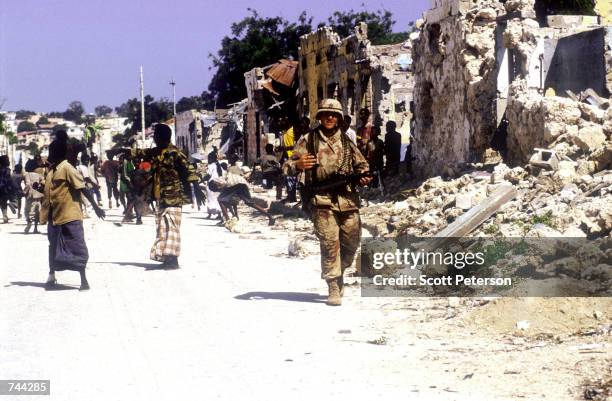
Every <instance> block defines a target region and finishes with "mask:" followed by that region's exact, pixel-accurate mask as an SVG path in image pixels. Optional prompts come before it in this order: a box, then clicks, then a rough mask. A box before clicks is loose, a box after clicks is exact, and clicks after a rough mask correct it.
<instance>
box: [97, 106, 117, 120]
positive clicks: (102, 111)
mask: <svg viewBox="0 0 612 401" xmlns="http://www.w3.org/2000/svg"><path fill="white" fill-rule="evenodd" d="M94 111H95V113H96V116H98V117H104V116H106V115H108V114H110V113H112V112H113V109H112V108H110V107H108V106H105V105H100V106H96V108H95V109H94Z"/></svg>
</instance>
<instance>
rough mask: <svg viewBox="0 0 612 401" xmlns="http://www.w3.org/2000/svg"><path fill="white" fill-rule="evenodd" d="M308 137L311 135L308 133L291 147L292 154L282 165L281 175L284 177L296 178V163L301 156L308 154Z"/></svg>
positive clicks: (297, 172)
mask: <svg viewBox="0 0 612 401" xmlns="http://www.w3.org/2000/svg"><path fill="white" fill-rule="evenodd" d="M308 135H311V134H310V133H309V134H306V135H304V136H303V137H301V138H300V139H299V140H298V141H297V143H296V144H295V146H294V147H293V154H292V155H291V158H290V159H289V160H287V161H286V162H285V164H283V173H284V174H285V175H290V176H296V175H298V174H299V173H300V172H299V171H298V169H297V165H296V162H297V160H298V159H299V158H300V157H302V155H305V154H307V153H308V149H307V143H308V142H307V138H308Z"/></svg>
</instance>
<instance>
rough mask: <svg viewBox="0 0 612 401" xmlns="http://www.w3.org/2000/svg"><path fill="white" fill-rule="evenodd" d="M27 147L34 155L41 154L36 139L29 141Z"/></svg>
mask: <svg viewBox="0 0 612 401" xmlns="http://www.w3.org/2000/svg"><path fill="white" fill-rule="evenodd" d="M26 149H27V150H28V152H29V153H30V155H32V156H36V155H38V154H40V149H39V148H38V143H36V142H34V141H31V142H30V143H28V147H27V148H26Z"/></svg>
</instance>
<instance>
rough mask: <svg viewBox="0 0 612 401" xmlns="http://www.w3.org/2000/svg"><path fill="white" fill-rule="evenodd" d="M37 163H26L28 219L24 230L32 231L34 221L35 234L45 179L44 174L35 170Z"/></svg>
mask: <svg viewBox="0 0 612 401" xmlns="http://www.w3.org/2000/svg"><path fill="white" fill-rule="evenodd" d="M35 167H36V165H35V164H33V163H26V173H25V174H24V183H25V189H24V194H25V208H24V212H23V214H24V215H25V219H26V227H25V230H24V232H25V233H26V234H29V233H30V228H32V223H34V234H38V223H39V221H40V208H41V202H42V199H43V197H44V196H45V195H44V194H43V188H44V184H45V179H44V177H43V176H42V175H40V174H38V173H36V172H34V169H35Z"/></svg>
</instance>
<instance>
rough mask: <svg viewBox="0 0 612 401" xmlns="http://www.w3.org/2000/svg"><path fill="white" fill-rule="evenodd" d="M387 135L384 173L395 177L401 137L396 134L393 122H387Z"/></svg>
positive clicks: (395, 126)
mask: <svg viewBox="0 0 612 401" xmlns="http://www.w3.org/2000/svg"><path fill="white" fill-rule="evenodd" d="M386 128H387V133H386V135H385V156H386V158H387V165H386V173H387V175H395V174H397V173H399V165H400V160H401V151H402V135H401V134H400V133H399V132H397V130H396V128H397V124H396V123H395V121H388V122H387V126H386Z"/></svg>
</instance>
